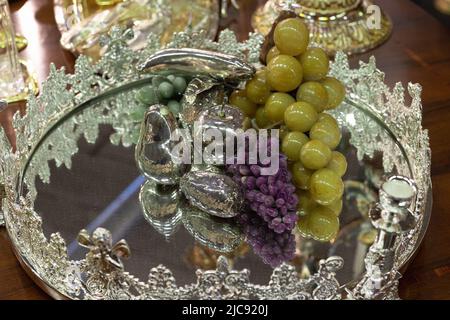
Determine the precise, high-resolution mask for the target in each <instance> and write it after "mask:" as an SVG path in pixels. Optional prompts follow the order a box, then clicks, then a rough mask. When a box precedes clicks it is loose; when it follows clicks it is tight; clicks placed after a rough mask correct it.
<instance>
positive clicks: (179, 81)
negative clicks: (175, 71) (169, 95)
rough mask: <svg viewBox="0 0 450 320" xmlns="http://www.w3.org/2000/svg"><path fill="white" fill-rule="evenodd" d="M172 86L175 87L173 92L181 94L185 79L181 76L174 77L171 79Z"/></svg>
mask: <svg viewBox="0 0 450 320" xmlns="http://www.w3.org/2000/svg"><path fill="white" fill-rule="evenodd" d="M172 84H173V87H174V88H175V92H176V94H178V95H181V94H183V93H184V91H186V88H187V83H186V79H184V78H183V77H175V78H174V79H173V81H172Z"/></svg>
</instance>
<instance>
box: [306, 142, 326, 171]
mask: <svg viewBox="0 0 450 320" xmlns="http://www.w3.org/2000/svg"><path fill="white" fill-rule="evenodd" d="M330 159H331V150H330V148H329V147H328V146H327V145H326V144H325V143H323V142H322V141H320V140H310V141H308V142H307V143H305V145H304V146H303V147H302V150H301V151H300V160H301V162H302V163H303V165H304V166H305V167H306V168H308V169H311V170H318V169H321V168H324V167H325V166H326V165H327V164H328V162H330Z"/></svg>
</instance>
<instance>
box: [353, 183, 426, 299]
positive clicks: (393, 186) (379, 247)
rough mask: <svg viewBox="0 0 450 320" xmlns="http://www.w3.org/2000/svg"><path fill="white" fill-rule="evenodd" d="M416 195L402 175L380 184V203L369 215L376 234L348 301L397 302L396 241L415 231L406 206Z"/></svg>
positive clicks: (411, 185)
mask: <svg viewBox="0 0 450 320" xmlns="http://www.w3.org/2000/svg"><path fill="white" fill-rule="evenodd" d="M416 193H417V189H416V185H415V183H414V182H413V181H412V180H410V179H408V178H406V177H403V176H392V177H390V178H389V179H388V180H387V181H386V182H384V183H383V184H382V185H381V188H380V191H379V196H380V200H379V203H377V204H376V205H374V206H373V207H372V208H371V210H370V213H369V215H370V218H371V220H372V224H373V226H374V227H375V228H376V229H377V231H378V235H377V238H376V241H375V242H374V244H373V245H372V247H370V249H369V252H368V254H367V256H366V258H365V260H364V261H365V266H366V271H367V272H366V275H365V276H364V278H363V279H362V280H361V281H360V282H359V283H358V284H357V285H356V286H355V288H354V289H353V291H349V292H348V294H349V298H350V299H381V297H382V298H383V299H399V296H398V291H397V288H398V280H399V279H400V277H401V274H400V273H399V272H398V270H397V269H396V268H395V266H394V262H395V252H396V249H397V241H396V240H397V238H398V236H399V235H400V234H402V233H405V232H408V231H409V230H411V229H413V228H414V225H415V223H416V219H415V218H414V215H413V214H412V212H411V210H410V209H409V206H410V205H411V203H412V200H413V199H414V197H415V196H416Z"/></svg>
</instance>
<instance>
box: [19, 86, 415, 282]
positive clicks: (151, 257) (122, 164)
mask: <svg viewBox="0 0 450 320" xmlns="http://www.w3.org/2000/svg"><path fill="white" fill-rule="evenodd" d="M140 85H141V83H139V82H138V83H136V84H135V85H134V84H130V85H128V86H127V87H126V88H118V89H115V93H113V94H111V95H106V97H104V98H102V97H100V98H98V99H97V100H96V101H95V102H93V103H91V104H90V105H82V106H80V107H79V109H84V110H81V111H78V112H74V113H73V114H72V115H70V116H69V117H67V118H66V119H64V120H63V121H62V122H60V123H59V125H60V127H61V128H63V127H64V126H69V127H71V126H73V124H75V127H77V126H82V127H83V128H86V130H89V131H91V132H95V131H97V128H98V137H97V138H96V139H92V138H91V139H90V140H91V141H90V142H91V143H89V142H87V140H86V137H85V136H84V135H78V136H77V135H74V136H73V137H65V139H64V140H65V143H69V144H70V145H71V146H72V148H73V149H72V151H71V152H72V153H74V155H73V157H72V161H71V162H72V165H71V168H70V169H68V168H66V167H65V166H60V167H58V165H57V163H56V162H55V161H54V160H50V161H49V162H48V166H49V173H50V175H49V180H50V181H49V182H42V181H41V179H39V178H37V180H36V192H37V196H36V200H35V210H36V212H37V213H38V214H39V215H40V216H41V217H42V220H43V229H44V233H45V235H46V236H47V237H49V236H50V235H51V234H52V233H56V232H59V233H60V234H61V236H62V237H63V238H64V239H65V240H66V243H67V247H68V255H69V258H70V259H73V260H80V259H82V258H83V257H84V256H85V255H86V252H87V250H86V249H85V248H83V247H81V246H80V245H79V244H78V242H77V236H78V233H79V232H80V230H82V229H86V230H87V231H88V232H89V233H92V232H93V231H94V230H95V229H96V228H98V227H102V228H105V229H107V230H109V231H110V232H111V233H112V236H113V243H116V242H117V241H119V240H121V239H126V241H127V242H128V244H129V246H130V248H131V256H130V258H129V259H127V260H123V262H124V265H125V269H126V270H127V271H128V272H130V273H131V274H133V275H135V276H136V277H138V278H145V277H147V275H148V270H149V268H150V267H155V266H157V265H159V264H163V265H164V266H166V267H168V268H169V269H170V270H172V272H173V274H174V276H175V278H176V279H177V283H178V285H185V284H188V283H192V282H195V272H194V271H195V270H196V269H215V268H216V261H217V257H218V256H219V255H221V254H223V252H219V251H216V250H214V248H213V247H211V246H208V245H207V244H206V245H205V243H204V242H202V241H198V239H195V238H194V236H193V234H192V232H189V231H188V229H189V228H188V227H187V226H186V223H187V222H186V221H185V219H183V218H184V217H182V216H180V217H172V220H173V221H168V220H169V219H166V218H161V219H158V218H155V217H151V216H149V214H148V213H146V212H145V211H144V210H143V207H144V206H145V203H142V201H140V199H139V193H140V190H141V188H142V186H143V184H144V183H145V181H146V179H145V177H144V176H142V175H141V174H140V172H139V170H138V168H137V165H136V161H135V157H134V149H135V145H134V143H131V144H130V143H129V141H133V140H135V139H136V137H137V136H138V134H139V124H140V119H138V118H134V117H133V113H132V112H129V113H124V112H123V110H119V109H116V108H123V107H124V106H125V105H124V104H123V101H124V100H127V101H130V104H129V105H128V106H127V107H128V108H137V107H138V106H137V105H136V103H134V104H133V100H134V95H135V94H136V92H137V91H136V88H137V87H138V86H140ZM135 87H136V88H135ZM119 101H121V103H119ZM105 104H108V105H109V109H110V111H109V112H110V113H111V114H115V115H119V117H118V118H116V120H114V121H110V120H112V119H109V120H108V117H104V116H103V117H104V118H105V119H104V120H100V121H99V119H101V118H102V114H103V110H104V108H105ZM341 110H342V112H339V113H338V114H337V115H338V120H339V122H340V123H341V125H342V130H343V139H342V142H341V144H340V146H339V148H338V150H339V151H341V152H342V153H343V154H344V155H346V158H347V161H348V163H349V169H348V171H347V173H346V175H345V176H344V182H345V195H344V209H343V212H342V214H341V215H340V223H341V229H340V232H339V234H338V236H337V238H336V239H335V240H334V241H332V242H331V243H330V242H328V243H322V242H318V241H314V240H310V239H304V238H303V237H301V236H300V235H297V241H296V242H297V257H296V258H295V259H294V260H293V261H291V262H290V263H291V264H293V265H294V266H295V267H296V269H297V270H298V272H299V273H301V274H304V275H305V276H307V275H308V274H312V273H315V272H316V271H317V268H318V263H319V260H320V259H325V258H328V257H330V256H340V257H342V258H344V261H345V264H344V267H343V269H342V270H340V271H339V272H338V273H337V276H336V277H337V279H338V281H339V283H341V284H347V283H351V282H353V281H355V280H358V279H359V278H360V277H361V275H362V273H363V272H364V257H365V255H366V252H367V250H368V248H369V247H370V245H371V244H372V243H373V241H374V238H375V236H376V232H375V230H374V229H373V227H372V226H371V223H370V221H369V220H368V217H367V214H368V210H369V206H370V205H371V204H372V203H374V202H375V201H377V200H378V199H377V194H378V188H379V185H380V182H381V181H382V180H384V179H386V178H387V177H389V176H391V175H395V174H398V173H399V172H398V170H397V168H396V167H394V168H393V169H392V170H391V171H386V170H385V169H383V160H382V158H383V154H382V151H377V152H376V155H375V157H374V158H373V159H368V158H367V157H365V158H364V159H363V160H358V157H357V149H356V148H355V147H354V146H353V145H352V144H351V141H350V136H351V134H350V132H352V131H353V132H354V131H355V130H358V128H359V129H362V128H360V126H361V125H362V124H360V123H358V122H356V121H355V120H356V119H362V118H363V119H365V122H364V125H365V126H370V127H375V128H376V130H379V131H385V132H386V133H387V132H388V129H387V128H386V127H385V126H384V125H383V123H381V122H379V121H378V120H377V118H376V116H375V115H372V114H371V113H370V111H368V110H365V109H364V107H363V106H358V105H355V104H354V103H352V102H351V101H347V102H346V103H345V105H344V106H342V107H341ZM120 115H121V116H122V117H121V116H120ZM61 134H62V132H61V130H58V129H57V128H54V131H53V132H52V133H51V134H50V135H49V136H48V137H47V139H49V140H55V139H60V138H61ZM85 134H88V135H89V134H90V133H89V132H85ZM387 136H389V135H388V134H387ZM390 139H394V138H393V137H390ZM119 141H120V142H119ZM124 141H125V144H126V145H127V146H124V145H123V142H124ZM113 142H114V143H113ZM118 142H119V143H118ZM391 142H392V143H393V145H395V141H394V140H392V141H391ZM128 144H130V145H128ZM46 145H47V144H46V141H45V140H44V141H42V144H41V146H42V147H41V148H38V149H37V150H36V153H35V155H34V157H33V158H31V161H30V168H33V167H35V166H42V165H47V163H45V162H40V159H42V155H41V153H45V152H46V150H45V146H46ZM391 152H392V151H391ZM395 152H397V156H398V157H399V159H401V160H402V161H401V162H400V163H397V164H396V166H400V167H402V168H404V167H407V166H408V160H407V158H406V156H405V155H404V153H403V150H402V148H401V147H400V146H397V147H396V150H395ZM35 159H36V160H35ZM30 171H32V170H30ZM28 172H29V171H26V172H25V177H26V176H27V173H28ZM410 174H411V173H410ZM206 216H208V215H206ZM164 223H165V227H164V226H163V227H161V224H163V225H164ZM208 223H212V224H214V223H217V224H218V225H217V229H220V228H221V226H220V222H214V220H211V221H210V220H208V219H205V221H202V222H196V224H197V228H198V227H200V228H202V227H204V228H211V226H209V227H208V226H207V225H206V226H205V224H208ZM199 224H200V226H198V225H199ZM226 256H228V257H229V262H230V264H231V265H232V266H233V268H234V269H237V270H241V269H249V270H251V273H250V280H251V281H252V282H254V283H257V284H264V283H267V282H268V281H269V279H270V275H271V273H272V271H273V270H272V268H270V267H269V266H268V265H265V264H264V263H263V262H262V261H261V258H260V257H258V256H257V255H255V254H254V253H253V252H252V249H251V247H249V246H248V245H247V244H246V243H245V241H244V242H243V243H242V245H241V246H239V247H238V248H237V249H235V250H234V251H232V252H228V253H226Z"/></svg>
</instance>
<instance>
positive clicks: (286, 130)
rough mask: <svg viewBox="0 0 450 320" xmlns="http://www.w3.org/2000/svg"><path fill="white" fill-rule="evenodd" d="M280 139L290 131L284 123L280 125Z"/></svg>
mask: <svg viewBox="0 0 450 320" xmlns="http://www.w3.org/2000/svg"><path fill="white" fill-rule="evenodd" d="M279 130H280V139H281V140H283V139H284V137H286V135H287V134H288V133H289V132H290V131H289V128H288V127H286V126H285V125H282V126H280V129H279Z"/></svg>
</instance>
